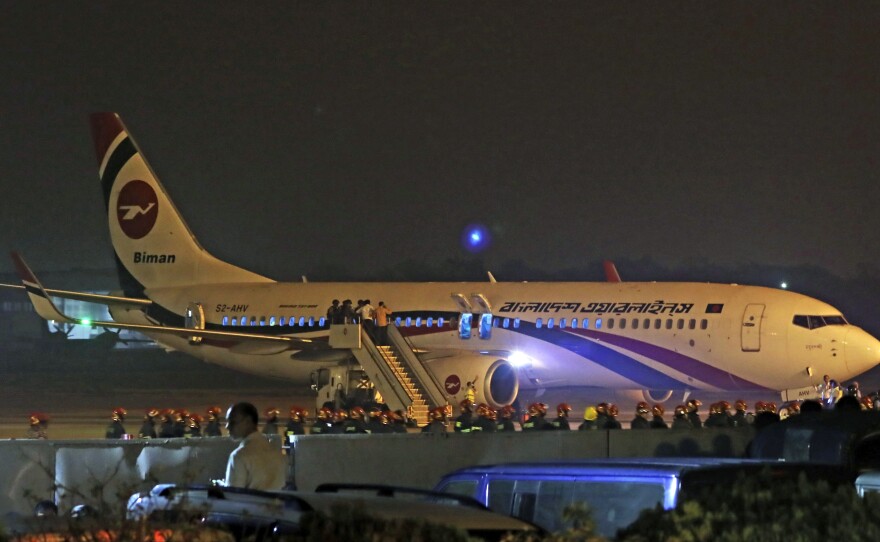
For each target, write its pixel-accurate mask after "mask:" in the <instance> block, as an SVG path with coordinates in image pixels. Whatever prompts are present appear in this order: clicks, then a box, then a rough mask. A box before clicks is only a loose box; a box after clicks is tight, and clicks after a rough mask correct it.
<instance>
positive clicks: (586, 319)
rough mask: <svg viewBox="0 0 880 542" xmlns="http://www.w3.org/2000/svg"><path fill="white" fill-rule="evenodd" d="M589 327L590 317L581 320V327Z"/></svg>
mask: <svg viewBox="0 0 880 542" xmlns="http://www.w3.org/2000/svg"><path fill="white" fill-rule="evenodd" d="M589 327H590V319H589V318H584V321H583V322H581V329H588V328H589Z"/></svg>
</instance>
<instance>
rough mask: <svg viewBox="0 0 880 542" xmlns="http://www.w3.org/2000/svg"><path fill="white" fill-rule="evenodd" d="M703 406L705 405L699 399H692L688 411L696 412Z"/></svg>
mask: <svg viewBox="0 0 880 542" xmlns="http://www.w3.org/2000/svg"><path fill="white" fill-rule="evenodd" d="M702 404H703V403H702V402H701V401H700V400H699V399H690V400H688V402H687V409H688V411H689V412H696V411H697V409H699V408H700V406H702Z"/></svg>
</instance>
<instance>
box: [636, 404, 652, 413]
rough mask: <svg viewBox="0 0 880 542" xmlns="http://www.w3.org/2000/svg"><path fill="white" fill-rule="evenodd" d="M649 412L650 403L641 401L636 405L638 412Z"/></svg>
mask: <svg viewBox="0 0 880 542" xmlns="http://www.w3.org/2000/svg"><path fill="white" fill-rule="evenodd" d="M648 412H649V409H648V403H646V402H645V401H639V403H638V404H637V405H636V414H647V413H648Z"/></svg>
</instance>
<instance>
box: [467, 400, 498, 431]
mask: <svg viewBox="0 0 880 542" xmlns="http://www.w3.org/2000/svg"><path fill="white" fill-rule="evenodd" d="M471 432H472V433H494V432H495V411H494V410H492V409H491V408H489V405H487V404H486V403H480V404H479V405H477V419H476V420H474V425H473V426H472V427H471Z"/></svg>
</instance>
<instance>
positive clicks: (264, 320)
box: [260, 316, 266, 326]
mask: <svg viewBox="0 0 880 542" xmlns="http://www.w3.org/2000/svg"><path fill="white" fill-rule="evenodd" d="M260 325H261V326H265V325H266V317H265V316H260Z"/></svg>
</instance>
